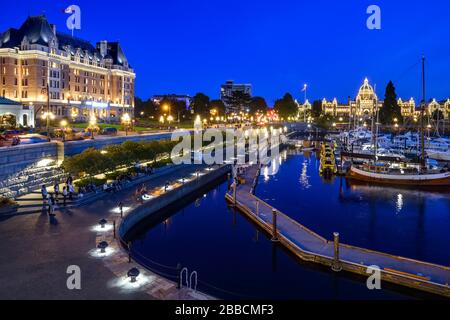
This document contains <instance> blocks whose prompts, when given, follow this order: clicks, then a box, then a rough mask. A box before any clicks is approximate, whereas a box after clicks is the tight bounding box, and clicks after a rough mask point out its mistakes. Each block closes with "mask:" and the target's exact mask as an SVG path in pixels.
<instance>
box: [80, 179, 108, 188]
mask: <svg viewBox="0 0 450 320" xmlns="http://www.w3.org/2000/svg"><path fill="white" fill-rule="evenodd" d="M106 181H107V180H106V179H97V178H87V179H83V180H80V181H76V182H75V186H77V187H78V188H81V187H86V186H87V185H89V184H91V183H92V184H94V185H95V186H102V185H104V184H105V183H106Z"/></svg>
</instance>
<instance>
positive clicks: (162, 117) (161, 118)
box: [159, 116, 164, 124]
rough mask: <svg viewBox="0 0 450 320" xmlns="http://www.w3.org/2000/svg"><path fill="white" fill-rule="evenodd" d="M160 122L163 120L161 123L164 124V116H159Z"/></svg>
mask: <svg viewBox="0 0 450 320" xmlns="http://www.w3.org/2000/svg"><path fill="white" fill-rule="evenodd" d="M159 122H161V124H164V116H161V117H159Z"/></svg>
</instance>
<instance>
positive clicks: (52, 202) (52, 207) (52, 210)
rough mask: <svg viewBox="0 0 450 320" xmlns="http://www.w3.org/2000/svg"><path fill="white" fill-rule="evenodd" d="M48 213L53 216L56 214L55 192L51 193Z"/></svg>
mask: <svg viewBox="0 0 450 320" xmlns="http://www.w3.org/2000/svg"><path fill="white" fill-rule="evenodd" d="M48 215H49V216H51V217H52V216H54V215H55V198H54V197H53V194H50V198H49V199H48Z"/></svg>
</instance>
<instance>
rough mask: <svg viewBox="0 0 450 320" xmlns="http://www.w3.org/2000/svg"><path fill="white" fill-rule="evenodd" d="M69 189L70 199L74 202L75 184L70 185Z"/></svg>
mask: <svg viewBox="0 0 450 320" xmlns="http://www.w3.org/2000/svg"><path fill="white" fill-rule="evenodd" d="M67 187H68V188H69V199H70V200H71V201H72V200H73V194H74V193H75V189H74V188H73V184H68V185H67Z"/></svg>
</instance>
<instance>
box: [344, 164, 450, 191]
mask: <svg viewBox="0 0 450 320" xmlns="http://www.w3.org/2000/svg"><path fill="white" fill-rule="evenodd" d="M347 177H348V178H350V179H355V180H360V181H364V182H371V183H376V184H388V185H398V186H450V171H443V170H441V171H439V170H427V171H425V172H424V171H422V170H421V168H417V170H414V169H411V168H406V167H405V168H398V169H395V168H393V167H391V166H389V165H379V164H377V165H370V164H367V163H366V164H364V165H362V166H356V165H352V166H351V167H350V171H349V172H348V174H347Z"/></svg>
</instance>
